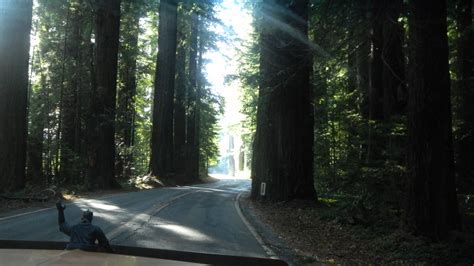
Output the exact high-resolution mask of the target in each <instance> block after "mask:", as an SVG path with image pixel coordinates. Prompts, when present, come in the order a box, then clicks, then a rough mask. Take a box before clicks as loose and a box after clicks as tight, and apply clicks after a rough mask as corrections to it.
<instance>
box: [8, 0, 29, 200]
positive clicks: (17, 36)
mask: <svg viewBox="0 0 474 266" xmlns="http://www.w3.org/2000/svg"><path fill="white" fill-rule="evenodd" d="M32 6H33V1H32V0H3V1H1V2H0V36H1V37H0V185H1V186H0V191H11V190H17V189H21V188H22V187H24V185H25V163H26V162H25V161H26V136H27V101H28V60H29V49H30V31H31V17H32Z"/></svg>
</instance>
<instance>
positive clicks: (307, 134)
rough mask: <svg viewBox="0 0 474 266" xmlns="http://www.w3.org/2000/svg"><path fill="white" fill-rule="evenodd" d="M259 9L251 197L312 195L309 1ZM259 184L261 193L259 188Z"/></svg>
mask: <svg viewBox="0 0 474 266" xmlns="http://www.w3.org/2000/svg"><path fill="white" fill-rule="evenodd" d="M261 8H262V9H261V12H262V13H261V18H262V24H261V25H260V26H261V28H260V75H261V77H260V78H261V80H260V88H259V99H258V109H257V130H256V135H255V142H254V147H253V158H252V197H253V198H256V199H266V200H271V201H282V200H290V199H294V198H306V199H314V200H316V193H315V189H314V184H313V156H314V155H313V134H314V133H313V110H312V106H311V101H312V95H311V87H310V69H311V58H310V54H309V48H308V37H307V30H308V26H307V19H308V1H282V0H277V1H274V0H266V1H263V3H262V7H261ZM262 183H265V184H266V191H265V195H262V194H261V193H260V188H261V184H262Z"/></svg>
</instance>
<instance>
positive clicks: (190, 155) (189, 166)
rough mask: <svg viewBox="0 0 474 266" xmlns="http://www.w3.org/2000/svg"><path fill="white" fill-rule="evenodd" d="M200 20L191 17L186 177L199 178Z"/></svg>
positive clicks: (195, 16)
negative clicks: (197, 132)
mask: <svg viewBox="0 0 474 266" xmlns="http://www.w3.org/2000/svg"><path fill="white" fill-rule="evenodd" d="M199 27H200V19H199V16H198V14H197V13H193V14H192V15H191V36H190V51H189V87H188V90H187V108H188V117H187V120H186V177H187V178H189V179H195V178H198V175H199V161H198V157H197V156H196V152H195V151H196V145H197V143H196V137H197V135H196V119H197V111H196V109H197V86H198V85H197V78H198V76H197V73H198V72H197V64H198V35H199V30H200V29H199Z"/></svg>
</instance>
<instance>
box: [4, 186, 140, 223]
mask: <svg viewBox="0 0 474 266" xmlns="http://www.w3.org/2000/svg"><path fill="white" fill-rule="evenodd" d="M126 193H132V192H126ZM126 193H117V194H114V195H107V196H103V197H99V198H95V199H85V200H102V199H108V198H112V197H115V196H119V195H123V194H126ZM78 200H84V199H83V198H79V199H77V200H73V201H71V202H70V203H74V202H75V201H78ZM55 208H56V207H48V208H44V209H39V210H34V211H30V212H23V213H19V214H15V215H11V216H5V217H0V221H5V220H9V219H12V218H16V217H21V216H25V215H28V214H33V213H37V212H42V211H47V210H51V209H55Z"/></svg>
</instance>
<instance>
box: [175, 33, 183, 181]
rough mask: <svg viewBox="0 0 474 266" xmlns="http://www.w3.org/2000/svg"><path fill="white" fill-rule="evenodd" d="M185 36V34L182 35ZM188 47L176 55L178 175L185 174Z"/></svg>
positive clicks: (176, 151)
mask: <svg viewBox="0 0 474 266" xmlns="http://www.w3.org/2000/svg"><path fill="white" fill-rule="evenodd" d="M181 37H182V38H183V36H181ZM185 98H186V48H185V46H184V45H180V46H179V48H178V52H177V57H176V92H175V101H174V105H175V106H174V155H175V160H174V162H175V170H176V174H177V175H184V174H185V166H184V164H185V157H186V156H185V154H186V107H185V100H186V99H185Z"/></svg>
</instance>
